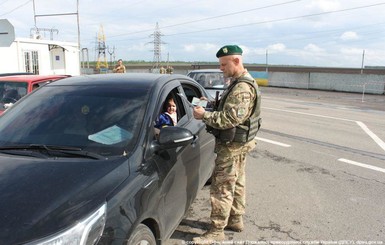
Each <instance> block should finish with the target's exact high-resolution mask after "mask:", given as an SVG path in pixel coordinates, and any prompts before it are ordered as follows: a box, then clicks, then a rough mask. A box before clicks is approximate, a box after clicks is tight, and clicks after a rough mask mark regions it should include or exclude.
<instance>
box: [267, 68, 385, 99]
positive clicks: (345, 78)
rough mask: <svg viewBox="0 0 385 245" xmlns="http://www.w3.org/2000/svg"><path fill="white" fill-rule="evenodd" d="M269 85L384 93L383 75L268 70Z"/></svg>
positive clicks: (384, 78) (384, 77) (384, 82)
mask: <svg viewBox="0 0 385 245" xmlns="http://www.w3.org/2000/svg"><path fill="white" fill-rule="evenodd" d="M269 86H272V87H288V88H302V89H318V90H331V91H341V92H355V93H370V94H385V75H373V74H337V73H293V72H269Z"/></svg>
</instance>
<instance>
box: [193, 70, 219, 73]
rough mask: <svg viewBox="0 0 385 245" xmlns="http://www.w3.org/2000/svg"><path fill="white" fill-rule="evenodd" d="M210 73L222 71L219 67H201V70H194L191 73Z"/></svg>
mask: <svg viewBox="0 0 385 245" xmlns="http://www.w3.org/2000/svg"><path fill="white" fill-rule="evenodd" d="M198 72H199V73H210V72H222V71H221V70H219V69H201V70H192V71H190V72H189V73H198Z"/></svg>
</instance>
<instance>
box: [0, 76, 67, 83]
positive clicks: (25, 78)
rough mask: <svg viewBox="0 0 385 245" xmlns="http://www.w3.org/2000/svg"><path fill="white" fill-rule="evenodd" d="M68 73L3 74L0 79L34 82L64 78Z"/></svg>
mask: <svg viewBox="0 0 385 245" xmlns="http://www.w3.org/2000/svg"><path fill="white" fill-rule="evenodd" d="M66 77H69V75H15V76H4V77H0V81H9V82H11V81H12V82H36V81H42V80H49V79H59V78H66Z"/></svg>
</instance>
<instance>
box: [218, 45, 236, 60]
mask: <svg viewBox="0 0 385 245" xmlns="http://www.w3.org/2000/svg"><path fill="white" fill-rule="evenodd" d="M227 55H242V49H241V48H240V47H239V46H238V45H226V46H223V47H222V48H220V49H219V50H218V52H217V58H219V57H222V56H227Z"/></svg>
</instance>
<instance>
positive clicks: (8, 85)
mask: <svg viewBox="0 0 385 245" xmlns="http://www.w3.org/2000/svg"><path fill="white" fill-rule="evenodd" d="M27 87H28V83H26V82H11V81H9V82H7V81H6V82H0V103H3V104H4V103H15V102H16V101H17V100H19V99H20V98H21V97H23V96H24V95H26V94H27Z"/></svg>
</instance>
